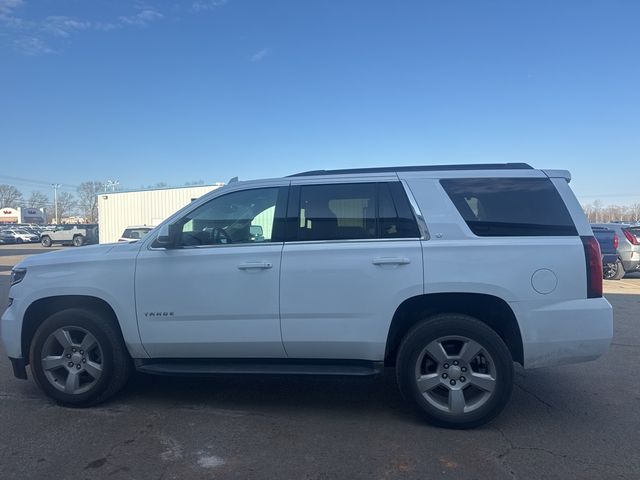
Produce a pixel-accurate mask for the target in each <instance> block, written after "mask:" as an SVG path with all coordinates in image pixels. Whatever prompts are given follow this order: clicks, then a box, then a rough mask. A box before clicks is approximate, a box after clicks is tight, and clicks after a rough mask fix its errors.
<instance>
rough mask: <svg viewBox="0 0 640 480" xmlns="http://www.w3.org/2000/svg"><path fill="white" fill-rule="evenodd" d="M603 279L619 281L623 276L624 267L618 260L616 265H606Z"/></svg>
mask: <svg viewBox="0 0 640 480" xmlns="http://www.w3.org/2000/svg"><path fill="white" fill-rule="evenodd" d="M603 272H604V279H605V280H620V279H622V278H623V277H624V276H625V273H626V272H625V271H624V266H623V265H622V262H621V261H620V260H618V261H617V262H616V263H608V264H606V265H605V266H604V269H603Z"/></svg>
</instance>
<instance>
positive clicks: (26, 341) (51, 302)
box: [20, 295, 124, 361]
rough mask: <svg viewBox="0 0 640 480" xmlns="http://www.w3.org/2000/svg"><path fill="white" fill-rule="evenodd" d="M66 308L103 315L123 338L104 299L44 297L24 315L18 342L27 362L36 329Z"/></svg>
mask: <svg viewBox="0 0 640 480" xmlns="http://www.w3.org/2000/svg"><path fill="white" fill-rule="evenodd" d="M67 308H85V309H87V310H91V311H93V312H100V313H102V314H104V316H105V318H106V319H108V320H109V321H110V322H112V323H113V324H114V325H115V326H116V328H117V329H118V332H119V333H120V336H121V337H122V338H124V337H123V335H122V329H121V328H120V322H118V317H117V316H116V313H115V311H114V309H113V308H112V307H111V305H110V304H109V303H108V302H107V301H105V300H104V299H102V298H98V297H94V296H90V295H58V296H51V297H44V298H40V299H38V300H35V301H34V302H33V303H31V304H30V305H29V307H27V309H26V311H25V314H24V318H23V322H22V332H21V338H20V340H21V347H22V355H23V357H24V358H25V359H26V360H27V361H28V358H29V349H30V348H31V341H32V339H33V336H34V334H35V333H36V330H37V329H38V327H39V326H40V325H41V324H42V322H43V321H44V320H46V319H47V318H48V317H49V316H51V315H53V314H54V313H56V312H59V311H61V310H65V309H67Z"/></svg>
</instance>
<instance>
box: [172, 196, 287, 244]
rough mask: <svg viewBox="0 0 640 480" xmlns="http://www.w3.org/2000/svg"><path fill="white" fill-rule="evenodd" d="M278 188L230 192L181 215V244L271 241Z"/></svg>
mask: <svg viewBox="0 0 640 480" xmlns="http://www.w3.org/2000/svg"><path fill="white" fill-rule="evenodd" d="M277 199H278V188H277V187H275V188H258V189H255V190H243V191H240V192H233V193H229V194H227V195H223V196H222V197H218V198H214V199H213V200H211V201H210V202H208V203H206V204H204V205H201V206H200V207H198V208H197V209H195V210H194V211H193V212H191V213H189V214H188V215H187V216H186V217H185V218H184V219H183V225H182V235H181V238H180V241H179V242H178V243H179V245H181V246H197V245H227V244H236V243H261V242H270V241H271V234H272V232H273V223H274V216H275V210H276V202H277Z"/></svg>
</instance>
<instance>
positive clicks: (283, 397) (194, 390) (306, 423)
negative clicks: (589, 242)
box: [0, 245, 640, 480]
mask: <svg viewBox="0 0 640 480" xmlns="http://www.w3.org/2000/svg"><path fill="white" fill-rule="evenodd" d="M65 248H73V247H65ZM43 251H45V249H43V248H41V247H40V246H39V245H21V246H15V245H2V246H0V298H1V299H2V300H0V301H2V302H5V301H6V298H7V292H8V281H9V272H10V269H11V266H13V265H14V264H16V263H17V262H18V261H19V260H20V259H22V258H24V257H25V256H26V255H29V254H37V253H42V252H43ZM631 277H632V278H629V277H627V278H625V279H624V280H621V281H618V282H615V281H610V282H605V290H606V292H607V293H606V296H607V298H608V299H609V301H610V302H611V303H612V304H613V306H614V311H615V327H614V328H615V333H614V339H613V344H612V346H611V350H610V352H609V353H608V354H607V355H605V356H604V357H602V358H600V359H599V360H597V361H595V362H591V363H585V364H578V365H567V366H562V367H555V368H548V369H539V370H523V369H522V368H517V369H516V385H515V388H514V391H513V397H512V399H511V402H510V404H509V405H508V406H507V408H506V409H505V411H504V412H503V413H502V414H501V415H500V416H499V417H498V418H497V419H495V420H494V421H492V422H491V423H489V424H488V425H486V426H484V427H482V428H479V429H476V430H471V431H452V430H443V429H438V428H434V427H431V426H429V425H426V424H424V423H423V422H422V421H421V420H420V419H419V418H418V417H417V416H416V415H415V414H414V413H413V412H412V411H411V409H410V408H408V407H407V406H406V405H405V404H404V402H403V401H402V399H401V397H400V393H399V392H398V389H397V387H396V385H395V379H394V375H393V371H388V372H385V374H384V375H382V376H380V377H377V378H372V379H352V378H347V379H337V378H309V377H301V378H297V377H255V376H241V377H216V378H206V379H195V378H167V377H150V376H145V375H137V376H135V377H134V378H133V379H132V381H131V382H130V384H129V386H128V387H127V389H126V390H125V391H124V392H123V393H122V394H120V395H119V396H117V397H116V399H114V400H113V401H111V402H109V403H107V404H105V405H103V406H100V407H97V408H90V409H68V408H62V407H59V406H56V405H55V404H53V403H52V402H51V401H49V400H48V399H46V398H45V397H44V396H43V395H42V394H40V392H39V391H38V389H37V388H36V386H35V384H34V383H33V381H32V380H29V381H21V380H17V379H15V378H13V375H12V373H11V368H10V365H9V362H8V360H7V359H6V356H5V353H4V351H3V350H2V348H1V347H0V478H2V479H3V480H9V479H40V478H43V479H67V478H68V479H72V478H73V479H75V480H78V479H82V478H87V479H89V478H90V479H100V478H109V479H114V480H117V479H147V478H150V479H214V478H238V479H248V478H256V479H262V478H265V479H276V478H287V479H289V478H290V479H334V478H335V479H342V478H345V479H387V478H407V479H413V478H416V479H417V478H420V479H429V478H456V479H458V478H464V479H467V478H469V479H514V478H522V479H534V478H536V479H538V478H548V479H556V478H557V479H567V478H579V479H598V480H600V479H616V478H619V479H630V480H631V479H638V478H640V449H639V447H640V380H639V379H638V378H639V377H638V371H640V359H639V353H640V328H639V324H640V316H639V312H640V275H638V274H635V275H633V276H631Z"/></svg>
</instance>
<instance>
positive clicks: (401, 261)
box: [371, 257, 411, 265]
mask: <svg viewBox="0 0 640 480" xmlns="http://www.w3.org/2000/svg"><path fill="white" fill-rule="evenodd" d="M371 263H373V264H374V265H406V264H408V263H411V260H409V259H408V258H407V257H378V258H374V259H373V260H372V261H371Z"/></svg>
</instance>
